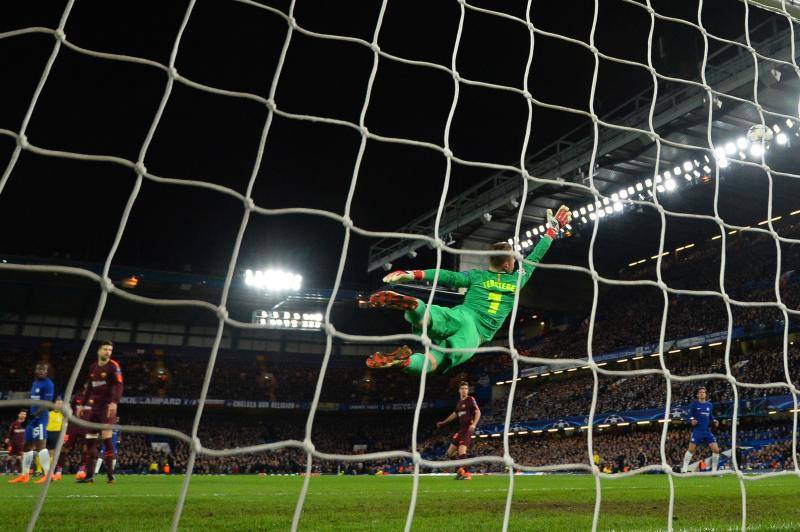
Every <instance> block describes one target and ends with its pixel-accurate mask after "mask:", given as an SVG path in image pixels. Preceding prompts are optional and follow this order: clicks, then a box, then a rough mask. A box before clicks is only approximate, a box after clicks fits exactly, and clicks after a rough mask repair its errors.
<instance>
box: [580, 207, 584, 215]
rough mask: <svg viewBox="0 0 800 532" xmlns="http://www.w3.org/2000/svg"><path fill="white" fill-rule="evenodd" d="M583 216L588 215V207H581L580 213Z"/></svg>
mask: <svg viewBox="0 0 800 532" xmlns="http://www.w3.org/2000/svg"><path fill="white" fill-rule="evenodd" d="M579 212H580V213H581V214H582V215H584V216H585V215H586V207H581V208H580V211H579Z"/></svg>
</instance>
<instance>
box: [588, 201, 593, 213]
mask: <svg viewBox="0 0 800 532" xmlns="http://www.w3.org/2000/svg"><path fill="white" fill-rule="evenodd" d="M586 210H587V211H589V212H592V211H593V210H594V205H592V204H591V203H590V204H589V205H587V206H586Z"/></svg>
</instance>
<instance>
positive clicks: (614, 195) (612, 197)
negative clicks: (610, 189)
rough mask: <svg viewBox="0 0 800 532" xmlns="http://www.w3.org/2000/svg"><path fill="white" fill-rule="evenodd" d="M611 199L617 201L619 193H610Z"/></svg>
mask: <svg viewBox="0 0 800 532" xmlns="http://www.w3.org/2000/svg"><path fill="white" fill-rule="evenodd" d="M611 201H619V194H617V193H616V192H615V193H614V194H611Z"/></svg>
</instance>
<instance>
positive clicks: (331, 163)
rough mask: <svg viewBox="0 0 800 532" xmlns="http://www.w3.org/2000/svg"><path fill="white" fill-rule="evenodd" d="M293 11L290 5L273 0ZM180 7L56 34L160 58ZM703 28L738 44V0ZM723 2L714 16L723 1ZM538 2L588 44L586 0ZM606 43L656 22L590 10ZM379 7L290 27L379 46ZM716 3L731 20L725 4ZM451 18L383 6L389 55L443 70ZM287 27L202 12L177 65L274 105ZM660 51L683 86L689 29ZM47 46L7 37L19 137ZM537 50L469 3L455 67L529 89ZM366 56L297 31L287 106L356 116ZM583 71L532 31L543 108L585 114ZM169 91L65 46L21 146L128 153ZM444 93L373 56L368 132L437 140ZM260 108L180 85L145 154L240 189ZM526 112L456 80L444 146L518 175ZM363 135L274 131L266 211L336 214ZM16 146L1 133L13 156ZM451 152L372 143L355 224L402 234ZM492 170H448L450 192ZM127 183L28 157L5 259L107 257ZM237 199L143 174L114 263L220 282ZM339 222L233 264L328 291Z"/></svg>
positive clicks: (157, 6)
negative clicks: (187, 269)
mask: <svg viewBox="0 0 800 532" xmlns="http://www.w3.org/2000/svg"><path fill="white" fill-rule="evenodd" d="M265 3H267V4H269V5H273V6H275V7H277V8H279V9H283V10H286V9H288V7H287V6H286V5H285V4H288V2H272V1H268V2H265ZM186 4H187V3H186V2H183V1H163V0H161V1H158V2H156V1H140V2H105V1H99V0H92V1H89V0H78V1H77V2H76V3H75V7H74V9H73V11H72V14H71V16H70V18H69V21H68V23H67V27H66V34H67V36H68V39H69V40H70V41H71V42H73V43H75V44H77V45H80V46H82V47H85V48H89V49H93V50H99V51H106V52H115V53H121V54H127V55H135V56H140V57H144V58H148V59H151V60H154V61H158V62H161V63H166V62H167V61H168V57H169V53H170V49H171V46H172V42H173V39H174V37H175V35H176V32H177V29H178V27H179V24H180V20H181V18H182V16H183V12H184V10H185V7H186ZM474 4H475V5H479V6H484V7H488V8H494V9H497V8H498V7H497V6H501V7H502V9H504V10H507V12H509V13H512V14H514V15H517V16H524V9H525V2H523V1H514V2H503V3H497V2H488V1H486V0H483V1H475V2H474ZM704 4H705V6H706V7H705V13H706V14H713V18H711V17H710V16H707V17H706V19H704V23H705V24H706V25H707V26H708V28H709V29H710V30H711V31H713V32H714V33H715V34H717V35H720V36H722V37H726V38H736V37H737V36H739V35H740V34H741V33H742V32H743V29H744V28H743V17H742V12H743V8H742V6H741V4H740V2H731V1H727V2H722V1H719V2H717V1H712V2H705V3H704ZM723 4H724V5H723ZM565 5H567V4H564V3H562V2H534V8H533V10H532V18H533V21H534V23H535V24H536V26H537V27H539V28H541V29H543V30H547V31H551V32H557V33H560V34H563V35H567V36H570V37H573V38H576V39H581V40H584V41H588V36H589V28H590V25H591V21H592V13H593V6H594V3H593V2H590V1H586V0H579V1H577V2H572V3H569V4H568V5H569V8H568V9H565V8H564V6H565ZM63 6H64V2H57V1H36V2H33V1H31V2H3V4H2V6H0V31H7V30H11V29H18V28H22V27H27V26H34V25H36V26H45V27H56V25H57V21H58V18H59V17H60V14H61V11H62V9H63ZM601 6H602V9H601V13H600V16H599V19H598V29H597V46H598V47H599V48H600V49H601V50H603V51H604V52H607V53H609V54H612V55H615V56H619V57H622V58H626V59H632V60H636V61H642V62H644V61H646V42H647V32H648V29H649V16H648V15H647V13H646V12H645V11H644V10H643V9H640V8H637V7H635V6H631V5H629V4H626V3H624V2H622V1H619V0H604V1H603V2H601ZM379 7H380V2H378V1H358V2H356V1H351V2H325V1H310V0H299V1H298V2H297V8H296V12H295V16H296V18H297V21H298V23H299V24H300V25H301V26H303V27H305V28H307V29H310V30H314V31H318V32H326V33H336V34H341V35H350V36H355V37H360V38H363V39H367V40H369V39H371V35H372V33H373V31H374V25H375V21H376V19H377V14H378V11H379ZM654 7H655V8H656V9H657V10H658V11H659V12H661V13H664V14H667V15H672V16H679V17H683V18H686V19H688V20H696V10H697V3H696V2H695V1H682V2H674V1H666V0H661V1H659V2H655V3H654ZM723 8H724V9H723ZM458 17H459V9H458V4H457V2H455V1H437V2H430V1H427V2H421V1H402V2H401V1H397V0H395V1H392V2H389V5H388V8H387V11H386V15H385V19H384V24H383V27H382V29H381V34H380V38H379V42H380V45H381V47H382V49H383V50H385V51H387V52H389V53H392V54H395V55H399V56H402V57H406V58H411V59H419V60H426V61H431V62H436V63H440V64H445V65H449V64H450V54H451V50H452V47H453V42H454V39H455V35H456V29H457V24H458ZM286 29H287V25H286V23H285V22H284V20H283V19H281V18H279V17H278V16H276V15H274V14H270V13H267V12H265V11H263V10H259V9H256V8H253V7H251V6H246V5H243V4H239V3H236V2H233V1H230V0H200V1H199V2H197V5H196V8H195V10H194V12H193V14H192V17H191V19H190V21H189V24H188V26H187V29H186V32H185V34H184V37H183V40H182V43H181V48H180V52H179V54H178V60H177V69H178V71H179V72H180V73H181V74H182V75H183V76H185V77H187V78H190V79H192V80H195V81H197V82H201V83H205V84H208V85H212V86H215V87H219V88H223V89H229V90H236V91H246V92H252V93H255V94H258V95H261V96H265V97H266V96H267V94H268V90H269V85H270V83H271V80H272V76H273V74H274V72H275V68H276V64H277V59H278V56H279V52H280V48H281V46H282V43H283V40H284V37H285V34H286ZM656 30H657V31H656V36H657V39H661V42H662V47H661V48H663V50H665V56H664V57H661V56H660V55H658V54H657V57H656V61H657V67H658V68H659V70H660V71H662V72H663V73H665V74H670V75H677V76H682V77H687V78H693V77H694V76H695V75H696V74H697V64H698V62H699V59H700V58H701V57H702V48H701V46H700V37H699V35H698V34H697V33H696V32H693V31H692V30H691V29H689V28H687V27H684V26H681V25H678V24H672V23H667V22H662V21H659V22H658V24H657V27H656ZM52 44H53V38H52V37H50V36H48V35H42V34H39V35H26V36H21V37H14V38H6V39H2V40H0V68H2V72H3V86H2V95H3V97H2V98H0V127H2V128H7V129H11V130H18V128H19V126H20V124H21V120H22V117H23V115H24V112H25V110H26V108H27V106H28V104H29V102H30V98H31V95H32V94H33V90H34V87H35V85H36V83H37V80H38V78H39V76H40V74H41V71H42V68H43V66H44V64H45V61H46V59H47V57H48V55H49V53H50V50H51V48H52ZM527 54H528V33H527V31H526V30H525V28H524V27H522V26H521V25H519V24H515V23H512V22H509V21H505V20H501V19H497V18H495V17H491V16H488V15H484V14H480V13H476V12H474V11H468V12H467V15H466V21H465V24H464V31H463V37H462V42H461V46H460V50H459V57H458V70H459V72H460V74H461V75H462V76H465V77H468V78H471V79H476V80H481V81H487V82H494V83H502V84H508V85H513V86H517V87H520V88H521V87H522V75H523V72H524V67H525V61H526V58H527ZM372 57H373V56H372V53H371V51H370V50H368V49H366V48H364V47H362V46H359V45H355V44H351V43H343V42H338V41H330V40H320V39H315V38H311V37H307V36H304V35H301V34H299V33H295V35H294V37H293V40H292V44H291V46H290V49H289V52H288V54H287V58H286V64H285V67H284V71H283V74H282V76H281V79H280V83H279V86H278V91H277V95H276V101H277V103H278V106H279V107H280V108H281V109H283V110H286V111H290V112H295V113H305V114H313V115H319V116H325V117H332V118H339V119H343V120H349V121H357V120H358V114H359V111H360V108H361V105H362V102H363V97H364V92H365V88H366V83H367V78H368V74H369V71H370V69H371V66H372ZM592 67H593V59H592V56H591V54H590V53H589V52H588V51H586V50H584V49H582V48H580V47H577V46H575V45H570V44H567V43H564V42H562V41H559V40H555V39H551V38H547V37H542V36H540V37H537V38H536V42H535V54H534V62H533V66H532V74H531V76H530V80H529V83H530V88H531V92H532V93H533V94H534V96H535V97H537V98H539V99H541V100H543V101H547V102H550V103H555V104H560V105H565V106H570V107H575V108H580V109H587V110H588V97H589V87H590V80H591V71H592ZM165 83H166V76H165V74H164V73H163V72H161V71H159V70H156V69H154V68H152V67H147V66H142V65H134V64H130V63H121V62H113V61H107V60H100V59H96V58H92V57H88V56H85V55H82V54H79V53H76V52H74V51H72V50H69V49H67V48H65V47H64V48H62V50H61V52H60V54H59V56H58V59H57V60H56V63H55V66H54V68H53V71H52V73H51V75H50V78H49V81H48V83H47V85H46V87H45V89H44V91H43V93H42V96H41V98H40V101H39V104H38V106H37V108H36V110H35V112H34V115H33V119H32V121H31V124H30V127H29V129H28V138H29V140H30V142H32V143H33V144H35V145H37V146H41V147H47V148H51V149H61V150H70V151H78V152H84V153H93V154H106V155H116V156H119V157H125V158H127V159H135V158H136V157H137V153H138V151H139V148H140V147H141V144H142V142H143V140H144V138H145V135H146V132H147V130H148V128H149V126H150V123H151V120H152V118H153V115H154V113H155V110H156V108H157V105H158V102H159V100H160V98H161V94H162V92H163V90H164V86H165ZM649 84H650V78H649V75H646V73H645V72H644V71H643V70H641V69H636V68H632V67H625V66H621V65H617V64H613V63H609V62H607V61H603V62H602V63H601V66H600V75H599V82H598V91H597V103H598V106H597V110H598V111H599V113H600V114H602V113H603V111H604V110H609V109H611V108H613V107H614V106H615V105H617V104H619V103H621V102H623V101H624V100H625V99H627V98H629V97H630V96H631V95H633V94H635V93H637V92H639V91H641V90H642V89H644V88H646V87H648V86H649ZM452 96H453V83H452V79H451V78H450V77H449V76H448V75H447V74H446V73H444V72H441V71H435V70H431V69H425V68H420V67H412V66H408V65H403V64H399V63H396V62H392V61H390V60H387V59H381V61H380V65H379V70H378V75H377V78H376V81H375V86H374V89H373V95H372V100H371V104H370V108H369V111H368V113H367V116H366V123H367V125H368V127H369V128H370V130H371V131H373V132H376V133H380V134H383V135H389V136H398V137H405V138H410V139H416V140H423V141H429V142H435V143H437V144H442V142H443V140H442V139H443V131H444V124H445V120H446V117H447V112H448V110H449V106H450V101H451V99H452ZM265 118H266V109H265V108H264V107H262V106H260V105H259V104H256V103H254V102H251V101H247V100H241V99H233V98H227V97H222V96H217V95H212V94H209V93H206V92H202V91H199V90H196V89H193V88H189V87H187V86H185V85H182V84H180V83H176V84H175V88H174V90H173V93H172V96H171V98H170V101H169V103H168V105H167V108H166V111H165V113H164V116H163V118H162V120H161V123H160V126H159V128H158V130H157V132H156V135H155V138H154V140H153V142H152V145H151V147H150V149H149V151H148V153H147V157H146V165H147V168H148V170H150V171H151V172H152V173H154V174H157V175H160V176H164V177H171V178H179V179H200V180H205V181H209V182H213V183H218V184H221V185H225V186H228V187H231V188H234V189H235V190H237V191H240V192H242V193H244V191H245V188H246V186H247V181H248V178H249V176H250V173H251V170H252V168H253V164H254V159H255V156H256V149H257V145H258V140H259V135H260V131H261V128H262V126H263V123H264V120H265ZM526 118H527V108H526V105H525V103H524V100H523V99H522V98H521V97H519V96H516V95H513V94H510V93H503V92H498V91H491V90H487V89H483V88H475V87H469V86H465V85H462V86H461V93H460V98H459V104H458V108H457V110H456V114H455V118H454V121H453V128H452V134H451V146H452V149H453V151H454V152H455V153H456V154H458V155H460V156H462V157H464V158H466V159H471V160H480V161H487V162H495V163H511V164H514V163H515V162H517V161H518V160H519V155H520V153H519V152H520V149H521V142H522V138H523V134H524V126H525V121H526ZM580 123H581V122H580V120H579V119H577V118H576V117H575V116H574V115H569V114H565V113H558V112H554V111H549V110H545V109H539V108H537V109H535V111H534V128H533V134H532V140H531V146H530V151H536V150H538V149H539V148H541V147H543V146H545V145H547V144H548V143H549V142H551V141H553V140H554V139H555V138H557V137H558V136H559V135H561V134H563V133H564V132H566V131H568V130H569V129H571V128H573V127H575V126H576V125H578V124H580ZM359 142H360V136H359V135H358V134H357V133H356V132H355V131H354V130H352V129H348V128H343V127H338V126H331V125H325V124H319V123H311V122H301V121H296V120H288V119H285V118H281V117H276V118H275V119H274V122H273V125H272V129H271V131H270V134H269V137H268V139H267V143H266V149H265V152H264V157H263V160H262V164H261V169H260V172H259V175H258V179H257V181H256V186H255V190H254V199H255V201H256V203H257V204H258V205H261V206H265V207H273V208H275V207H290V206H303V207H311V208H317V209H326V210H330V211H334V212H338V213H341V212H343V209H344V202H345V198H346V195H347V190H348V187H349V184H350V178H351V174H352V171H353V164H354V161H355V156H356V152H357V149H358V145H359ZM12 149H13V142H12V141H11V139H9V138H8V137H5V136H0V160H2V161H3V163H2V164H3V165H5V164H6V161H7V160H8V157H9V155H10V153H11V151H12ZM444 168H445V163H444V158H443V157H442V156H441V155H440V154H438V153H436V152H433V151H430V150H425V149H421V148H416V147H408V146H400V145H396V144H386V143H380V142H375V141H370V142H369V143H368V145H367V149H366V153H365V157H364V161H363V166H362V169H361V171H360V175H359V180H358V187H357V189H356V193H355V200H354V204H353V209H352V217H353V219H354V220H355V222H356V224H358V225H359V226H361V227H365V228H369V229H376V230H394V229H396V228H398V227H399V226H401V225H402V224H404V223H405V222H407V221H409V220H410V219H411V218H413V217H414V216H417V215H419V214H421V213H424V212H427V211H428V210H430V209H432V208H434V207H435V206H436V205H437V204H438V201H439V197H440V194H441V187H442V183H443V176H444ZM487 174H488V172H487V171H486V170H481V169H474V168H465V167H461V166H458V165H456V166H455V167H454V169H453V174H452V179H451V186H450V193H451V194H454V193H458V192H459V191H462V190H464V189H466V188H467V187H469V186H471V185H473V184H475V183H476V182H478V181H480V180H481V179H483V178H484V177H486V176H487ZM133 183H134V174H133V173H132V172H131V171H130V170H128V169H125V168H123V167H121V166H117V165H114V164H108V163H88V162H78V161H71V160H65V159H56V158H47V157H41V156H38V155H34V154H31V153H24V154H23V155H22V157H21V159H20V161H19V163H18V164H17V167H16V169H15V170H14V172H13V174H12V176H11V178H10V180H9V182H8V185H7V186H6V188H5V190H4V191H3V192H2V194H0V253H3V254H9V255H31V256H38V257H50V256H52V255H53V254H54V253H58V254H60V255H61V256H63V255H65V254H69V255H70V257H71V258H72V259H88V260H97V261H100V260H103V259H104V258H105V256H106V254H107V252H108V249H109V247H110V245H111V242H112V240H113V236H114V233H115V231H116V228H117V225H118V222H119V217H120V213H121V210H122V208H123V206H124V204H125V201H126V199H127V197H128V194H129V193H130V191H131V187H132V186H133ZM241 215H242V207H241V204H239V203H238V202H237V201H236V200H234V199H233V198H231V197H229V196H224V195H221V194H218V193H214V192H210V191H206V190H197V189H194V188H192V187H181V186H174V185H164V184H156V183H153V182H151V181H145V183H144V185H143V187H142V190H141V193H140V195H139V198H138V200H137V202H136V204H135V206H134V209H133V212H132V215H131V218H130V221H129V223H128V227H127V230H126V231H125V234H124V237H123V240H122V243H121V245H120V248H119V250H118V252H117V254H116V257H115V263H117V264H132V265H140V266H151V267H158V268H167V269H182V268H183V266H184V265H185V264H191V265H192V269H193V271H195V272H202V273H212V274H222V273H224V271H225V268H226V266H227V263H228V260H229V257H230V254H231V250H232V245H233V242H234V237H235V234H236V231H237V229H238V227H239V223H240V220H241ZM343 233H344V231H343V228H342V227H341V226H340V225H338V224H336V223H334V222H332V221H330V220H327V219H324V218H320V217H313V216H299V215H298V216H280V217H275V216H271V217H263V216H254V217H253V218H252V220H251V222H250V225H249V227H248V230H247V234H246V235H245V239H244V242H243V245H242V250H241V254H240V259H239V263H238V267H239V268H246V267H260V266H265V265H283V266H285V267H287V268H290V269H294V270H297V271H300V272H301V273H303V274H304V275H305V276H306V278H307V279H308V284H311V285H316V286H326V285H329V284H330V283H331V282H332V280H333V275H334V272H335V269H336V265H337V262H338V257H339V252H340V249H341V242H342V237H343ZM371 243H373V242H372V241H371V240H370V239H366V238H362V237H358V236H354V237H353V241H352V244H351V248H350V252H349V254H348V263H347V269H346V272H345V283H350V284H359V283H364V282H365V280H366V277H365V271H366V259H367V249H368V247H369V245H370V244H371Z"/></svg>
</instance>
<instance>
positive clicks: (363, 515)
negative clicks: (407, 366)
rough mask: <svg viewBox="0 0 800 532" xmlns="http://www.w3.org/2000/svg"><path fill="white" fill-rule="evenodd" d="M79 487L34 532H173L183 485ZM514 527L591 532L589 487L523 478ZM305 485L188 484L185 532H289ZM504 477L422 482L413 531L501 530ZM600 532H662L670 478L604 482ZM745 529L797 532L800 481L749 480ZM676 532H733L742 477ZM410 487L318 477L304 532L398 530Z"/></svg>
mask: <svg viewBox="0 0 800 532" xmlns="http://www.w3.org/2000/svg"><path fill="white" fill-rule="evenodd" d="M8 478H10V477H5V478H3V479H2V483H0V530H3V531H6V532H9V531H15V530H24V528H25V526H26V524H27V522H28V518H29V517H30V513H31V510H32V508H33V505H34V503H35V499H36V496H37V495H38V493H39V490H40V489H41V487H40V486H37V485H34V484H28V485H9V484H7V483H6V482H5V480H6V479H8ZM98 480H99V481H100V482H98V483H97V484H94V485H76V484H75V483H74V482H73V480H72V477H66V476H65V477H64V480H62V481H61V482H58V483H56V484H54V485H53V486H52V488H51V490H50V492H49V494H48V498H47V501H46V503H45V507H44V510H43V512H42V516H41V518H40V520H39V524H38V526H37V530H48V531H49V530H52V531H57V532H64V531H68V530H81V531H87V530H104V531H106V530H126V531H128V530H147V531H151V530H167V529H168V528H169V525H170V519H171V517H172V512H173V509H174V508H175V502H176V501H177V497H178V492H179V490H180V487H181V482H182V481H183V477H181V476H171V477H165V476H155V477H146V476H120V477H119V478H118V481H117V484H116V485H111V486H109V485H106V484H105V482H104V481H103V479H102V478H99V479H98ZM514 481H515V482H514V499H513V505H512V512H511V522H510V527H509V528H510V529H511V530H547V531H562V530H563V531H569V530H588V529H589V528H590V527H591V523H592V509H593V508H594V493H595V490H594V479H593V478H592V477H590V476H587V475H547V476H516V477H515V479H514ZM301 484H302V478H300V477H258V476H244V475H241V476H196V477H194V478H192V481H191V484H190V488H189V495H188V498H187V500H186V508H185V510H184V513H183V518H182V520H181V529H182V530H288V529H289V527H290V524H291V521H292V514H293V512H294V507H295V503H296V502H297V497H298V494H299V491H300V486H301ZM507 487H508V477H506V476H477V475H476V476H475V477H474V478H473V480H471V481H463V482H456V481H454V480H453V479H452V478H451V477H422V478H421V479H420V493H419V499H418V501H417V507H416V513H415V519H414V530H434V531H437V532H442V531H447V530H499V529H500V528H501V526H502V520H503V508H504V506H505V498H506V492H507ZM602 488H603V500H602V506H601V517H600V529H601V530H665V529H666V524H667V523H666V515H667V503H668V493H669V492H668V484H667V477H665V476H664V475H641V476H636V477H631V478H624V479H615V480H603V481H602ZM746 488H747V516H748V519H747V521H748V529H749V530H800V478H798V477H796V476H791V477H776V478H768V479H764V480H760V481H758V482H747V483H746ZM675 491H676V501H675V520H674V527H675V529H676V530H703V531H708V530H737V529H738V528H739V524H740V520H741V502H740V501H741V498H740V497H741V495H740V492H739V484H738V481H737V480H736V479H735V478H732V477H719V478H710V477H703V478H690V479H676V480H675ZM410 496H411V478H410V477H408V476H388V477H363V476H362V477H332V476H328V477H313V478H312V479H311V483H310V487H309V493H308V498H307V499H306V504H305V507H304V509H303V516H302V519H301V521H300V529H301V530H338V531H351V530H402V528H403V525H404V523H405V518H406V512H407V511H408V504H409V500H410Z"/></svg>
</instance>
